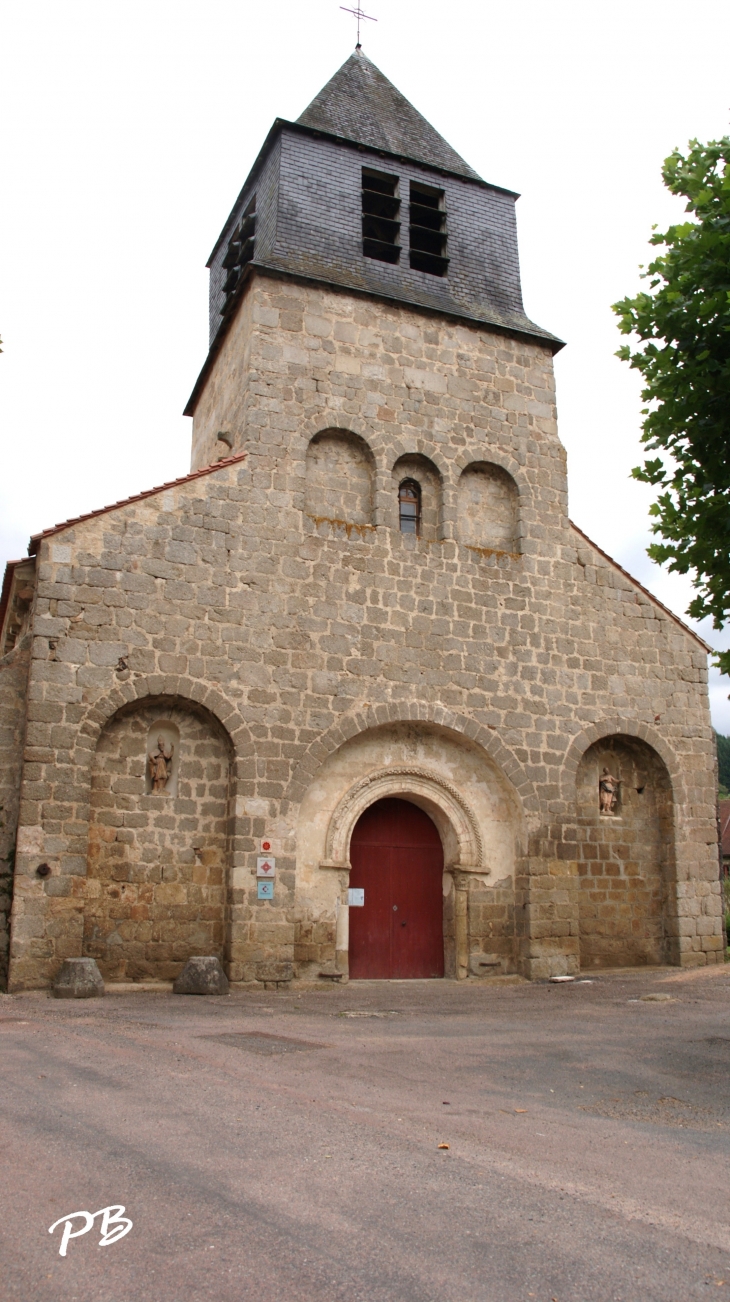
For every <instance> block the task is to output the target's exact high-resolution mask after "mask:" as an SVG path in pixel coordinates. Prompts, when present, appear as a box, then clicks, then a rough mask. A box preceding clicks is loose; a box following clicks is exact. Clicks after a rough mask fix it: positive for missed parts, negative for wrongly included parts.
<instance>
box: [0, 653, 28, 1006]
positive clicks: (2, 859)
mask: <svg viewBox="0 0 730 1302" xmlns="http://www.w3.org/2000/svg"><path fill="white" fill-rule="evenodd" d="M30 646H31V640H30V637H29V636H26V637H24V638H22V639H21V640H20V641H19V642H17V643H16V645H15V647H14V648H13V650H12V651H10V652H8V654H7V655H5V656H2V657H0V990H5V989H6V986H7V977H8V953H9V947H10V907H11V903H12V895H13V875H14V864H15V837H16V832H17V827H18V802H19V797H20V779H21V772H22V764H23V743H24V739H25V711H26V697H27V689H28V669H29V666H30Z"/></svg>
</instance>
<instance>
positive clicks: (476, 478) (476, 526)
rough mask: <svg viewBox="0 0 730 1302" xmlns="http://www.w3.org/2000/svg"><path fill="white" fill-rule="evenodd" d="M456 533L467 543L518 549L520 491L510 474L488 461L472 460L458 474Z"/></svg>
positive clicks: (490, 549) (471, 545) (494, 548)
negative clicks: (459, 474)
mask: <svg viewBox="0 0 730 1302" xmlns="http://www.w3.org/2000/svg"><path fill="white" fill-rule="evenodd" d="M457 536H458V539H459V542H461V543H463V544H464V546H466V547H476V548H480V549H483V550H485V551H504V552H516V551H518V550H519V491H518V488H517V485H516V483H515V481H514V479H513V478H512V476H511V475H510V474H508V472H507V471H506V470H503V469H502V467H501V466H497V465H494V464H493V463H492V462H489V461H473V462H472V463H471V465H468V466H467V467H466V468H465V469H464V470H463V471H462V472H461V476H460V478H459V486H458V501H457Z"/></svg>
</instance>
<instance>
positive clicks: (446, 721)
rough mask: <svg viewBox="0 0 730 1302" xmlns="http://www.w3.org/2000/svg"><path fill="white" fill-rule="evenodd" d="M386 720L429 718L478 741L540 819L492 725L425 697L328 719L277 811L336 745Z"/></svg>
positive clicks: (297, 797) (297, 799) (300, 794)
mask: <svg viewBox="0 0 730 1302" xmlns="http://www.w3.org/2000/svg"><path fill="white" fill-rule="evenodd" d="M389 723H427V724H428V723H430V724H434V725H435V726H436V727H439V728H444V729H446V730H447V731H449V732H452V733H457V734H459V735H461V736H462V737H464V738H466V739H467V740H468V741H471V742H474V743H475V744H476V745H477V746H480V747H481V749H482V750H483V751H484V752H485V753H486V755H487V756H488V757H489V759H490V760H491V761H492V763H493V764H494V765H495V767H496V768H498V769H499V770H500V772H501V773H502V775H503V777H505V778H506V779H507V781H508V782H509V784H510V786H511V787H512V789H513V791H514V794H515V796H516V797H517V802H518V804H519V806H520V807H521V809H522V810H523V812H524V814H525V815H526V816H527V818H528V819H529V821H530V822H531V823H533V824H535V825H537V824H539V822H540V819H541V812H540V802H539V799H538V796H537V792H536V791H535V788H534V786H533V784H532V782H531V780H530V778H529V777H528V776H527V774H526V773H525V770H524V768H523V767H522V765H521V764H520V762H519V760H518V759H516V758H515V756H514V755H513V754H512V751H511V750H509V748H508V747H507V746H505V744H504V742H503V741H502V740H501V739H500V737H499V736H498V734H497V733H496V731H493V730H492V729H491V728H485V727H483V726H482V725H481V724H479V723H476V722H475V721H474V719H468V718H466V717H465V716H464V715H460V714H455V713H454V711H453V710H448V709H446V707H445V706H443V705H439V704H432V703H431V702H428V701H414V702H412V703H410V704H398V703H391V704H389V705H375V706H368V707H366V708H365V709H363V710H362V711H361V712H360V713H359V714H350V715H346V716H345V717H344V718H343V719H341V720H340V721H339V722H338V723H336V724H333V725H332V727H331V728H328V729H327V731H326V732H323V733H322V734H321V736H319V737H317V738H316V739H315V740H314V741H313V742H311V743H310V745H309V746H308V747H307V749H306V751H305V752H304V755H303V756H302V758H301V760H300V761H299V763H298V764H297V766H296V768H295V770H294V772H293V774H292V777H291V780H290V782H289V786H288V787H287V790H286V792H285V794H284V804H283V806H282V811H283V812H284V811H285V809H286V806H287V804H291V805H298V804H300V803H301V801H302V800H303V799H304V796H305V794H306V792H307V790H308V789H309V787H310V785H311V783H312V781H313V780H314V778H315V777H316V774H317V772H318V771H319V769H320V768H321V767H322V765H323V764H324V762H325V760H327V759H329V757H330V755H333V754H334V753H335V751H337V750H339V749H340V746H344V744H345V742H347V741H350V740H351V739H352V738H353V737H357V736H358V734H360V733H364V732H369V731H370V730H371V729H373V728H382V727H384V726H386V725H387V724H389Z"/></svg>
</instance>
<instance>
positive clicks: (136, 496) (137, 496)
mask: <svg viewBox="0 0 730 1302" xmlns="http://www.w3.org/2000/svg"><path fill="white" fill-rule="evenodd" d="M247 456H248V453H247V452H238V453H237V454H236V456H234V457H224V458H223V459H222V460H221V461H214V462H213V464H212V465H210V466H201V468H200V469H199V470H191V472H190V474H189V475H182V476H181V477H180V478H179V479H170V480H169V481H168V482H167V483H166V484H158V485H157V487H156V488H147V489H145V490H144V492H142V493H133V494H132V496H131V497H123V498H122V499H121V500H120V501H119V502H112V503H111V504H110V505H109V506H100V507H99V508H98V509H97V510H96V511H86V512H85V513H84V515H75V516H72V517H71V519H70V520H62V521H61V523H60V524H54V525H53V526H52V527H51V528H50V529H41V531H40V533H34V534H32V535H31V538H30V542H29V543H28V555H29V556H36V555H37V554H38V548H39V546H40V544H41V543H42V542H44V541H45V539H46V538H52V537H53V535H54V534H57V533H63V531H64V529H72V528H73V527H74V525H76V524H84V523H85V522H86V521H87V520H94V519H96V517H97V516H100V515H106V514H107V513H108V512H109V511H118V510H120V509H121V508H122V507H123V506H130V505H131V504H132V502H143V501H144V500H145V498H147V497H154V496H155V495H156V494H157V493H166V492H167V490H168V489H170V488H179V487H180V485H181V484H190V483H192V481H193V480H194V479H202V478H203V476H204V475H211V474H212V473H213V471H214V470H223V469H224V468H225V467H226V466H233V465H235V464H236V462H238V461H245V460H246V457H247ZM11 563H13V564H17V562H11Z"/></svg>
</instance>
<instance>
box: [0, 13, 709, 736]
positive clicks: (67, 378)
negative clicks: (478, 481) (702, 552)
mask: <svg viewBox="0 0 730 1302" xmlns="http://www.w3.org/2000/svg"><path fill="white" fill-rule="evenodd" d="M366 9H367V11H368V12H370V11H371V10H372V12H373V13H374V14H375V16H376V17H377V19H378V21H377V23H372V22H370V23H365V24H364V25H363V38H362V39H363V47H364V49H365V52H366V54H368V56H369V57H370V58H371V59H372V60H373V61H374V62H375V63H376V64H378V66H379V67H380V68H381V69H382V71H383V72H384V73H385V74H386V76H388V77H389V78H390V79H391V81H393V82H394V83H395V85H396V86H398V88H399V89H400V90H401V91H402V92H403V93H404V94H405V95H406V96H407V97H408V98H409V99H410V100H411V101H412V103H413V104H415V106H416V107H417V108H418V109H419V110H420V111H421V112H422V113H423V114H424V115H425V116H426V117H427V118H428V119H429V120H430V121H431V122H432V123H433V125H434V126H435V127H436V128H437V129H438V130H439V131H440V132H441V133H442V135H444V136H445V137H446V139H447V140H448V141H449V142H450V143H451V144H452V145H453V146H454V147H455V148H456V149H457V150H458V151H459V152H460V153H461V154H462V155H463V157H464V158H465V159H466V160H467V161H468V162H469V163H471V164H472V166H473V167H475V168H476V169H477V171H478V172H479V173H480V174H481V175H482V176H483V177H485V179H487V180H489V181H493V182H495V183H497V184H499V185H504V186H507V187H510V188H512V189H515V190H518V191H520V193H521V194H522V196H523V197H522V198H521V200H520V202H519V204H518V209H517V212H518V222H519V235H520V251H521V262H522V281H523V290H524V298H525V306H526V308H527V312H528V314H529V315H530V316H532V318H533V319H534V320H535V321H537V322H539V324H540V325H542V326H545V327H546V328H548V329H549V330H552V331H554V332H555V333H556V334H558V335H560V336H561V337H562V338H563V339H565V340H567V342H568V347H567V348H565V349H564V350H563V352H561V353H560V354H559V355H558V357H557V359H556V369H557V377H558V404H559V419H560V434H561V437H562V440H563V442H564V443H565V445H566V446H567V449H568V457H569V461H568V465H569V474H570V501H571V515H572V517H573V519H574V520H575V522H576V523H577V524H578V525H579V526H580V527H581V528H582V529H584V530H585V532H586V533H588V534H589V535H590V536H591V537H592V538H593V539H594V540H595V541H596V542H597V543H598V544H599V545H600V546H601V547H603V548H604V550H606V551H607V552H609V553H610V554H611V555H612V556H614V557H615V558H616V559H617V560H618V561H619V562H620V563H621V564H622V565H624V566H625V567H626V568H627V569H629V570H630V571H631V572H632V573H633V574H634V575H635V576H636V577H637V578H638V579H640V580H641V582H643V583H644V584H645V585H646V586H647V587H649V588H650V589H651V590H652V591H653V592H654V593H656V595H657V596H658V597H659V598H660V599H661V600H662V601H664V602H665V604H667V605H669V606H670V607H672V609H674V610H675V611H676V612H677V613H678V614H680V615H682V614H683V612H684V610H685V608H686V605H687V602H688V601H689V599H690V597H691V588H690V585H689V582H688V581H686V580H681V579H679V578H678V577H676V576H671V575H668V574H666V573H665V572H663V571H660V570H658V569H657V567H656V566H654V565H652V564H651V563H650V562H649V561H648V560H647V558H646V555H645V553H644V548H645V546H646V543H647V541H648V528H647V525H648V516H647V508H648V505H649V503H650V501H651V491H650V490H649V489H648V488H646V487H645V486H643V485H639V484H637V483H635V482H634V481H632V480H631V479H630V478H629V471H630V469H631V467H632V466H633V465H635V464H636V463H637V461H638V460H639V458H640V452H639V442H638V436H639V420H640V417H639V408H640V402H639V396H638V390H639V385H638V381H637V378H636V377H635V376H634V374H633V373H632V372H630V371H629V368H628V367H627V366H626V365H625V364H623V363H620V362H618V361H617V360H616V358H615V357H614V352H615V350H616V348H617V347H618V346H619V343H620V342H621V340H620V337H619V335H618V332H617V330H616V324H615V318H614V317H613V314H612V313H611V311H610V304H611V303H612V302H614V301H615V300H616V299H618V298H620V297H622V296H623V295H624V294H627V293H634V292H635V291H636V289H637V288H638V287H639V284H640V282H639V273H638V267H639V264H640V263H643V262H645V261H647V260H648V257H649V249H648V244H647V240H648V237H649V234H650V230H651V226H652V224H653V223H655V222H656V223H658V224H659V225H660V226H662V227H663V226H664V225H665V224H667V223H668V222H669V221H670V220H672V219H674V218H676V217H677V216H679V215H680V214H681V211H682V209H681V205H680V204H679V202H678V201H676V200H671V199H670V197H669V196H668V195H667V193H666V191H665V190H664V188H663V186H662V184H661V178H660V167H661V162H662V160H663V158H664V157H665V156H666V155H667V154H668V153H669V152H670V151H671V150H672V149H673V148H674V147H675V146H680V147H684V146H685V145H686V144H687V141H688V140H689V139H690V138H691V137H694V136H696V137H698V138H699V139H701V140H708V139H713V138H717V137H718V136H721V135H723V134H725V133H726V132H727V131H728V102H729V99H730V92H729V89H728V74H727V67H728V64H727V52H728V49H729V48H730V6H729V5H728V4H727V0H694V3H693V4H691V5H688V4H687V3H686V0H683V2H682V3H679V2H678V0H663V3H662V4H661V5H657V4H655V3H651V2H650V0H630V2H629V3H627V2H626V0H612V2H611V3H605V2H604V0H594V3H593V4H591V5H588V4H586V3H585V0H583V3H580V4H578V3H575V2H574V0H551V3H550V4H546V3H545V0H520V3H519V4H515V3H512V4H498V3H494V0H492V3H479V4H477V3H475V2H474V0H452V3H450V4H444V3H443V2H441V3H439V4H436V3H434V2H433V0H420V2H419V3H417V4H416V3H413V2H411V3H406V2H405V0H369V4H368V5H367V6H366ZM354 43H355V36H354V22H353V19H352V18H351V17H350V16H349V15H348V14H346V13H343V12H342V11H341V10H340V8H339V6H338V2H337V0H307V3H306V4H303V3H302V2H301V0H298V2H297V3H295V2H294V0H277V3H275V4H274V3H269V4H260V3H257V4H254V3H252V0H206V3H205V4H203V3H201V2H200V0H175V3H172V0H144V2H142V0H125V2H124V3H123V4H112V3H111V0H63V3H61V2H60V0H26V2H25V3H23V4H17V3H13V4H11V3H9V0H2V2H0V88H1V89H0V114H1V116H0V121H1V122H2V134H1V139H0V176H2V179H3V191H4V195H3V202H2V205H0V285H1V286H2V301H1V305H0V334H2V338H3V347H4V353H3V356H2V357H0V430H1V431H2V461H1V462H0V465H2V468H3V469H2V476H1V479H0V560H3V561H4V560H5V559H8V558H10V557H15V556H21V555H24V554H25V550H26V546H27V541H28V536H29V535H30V534H31V533H32V532H35V531H37V530H39V529H41V528H44V527H46V526H48V525H50V524H53V523H55V522H56V521H58V520H63V519H65V518H67V517H69V516H71V515H75V514H78V513H80V512H82V511H86V510H90V509H93V508H94V507H98V506H102V505H105V504H106V503H108V502H111V501H115V500H117V499H119V498H121V497H125V496H127V495H128V494H131V493H134V492H138V491H140V490H141V489H143V488H147V487H151V486H152V485H155V484H159V483H161V482H163V481H164V480H167V479H172V478H174V477H175V476H177V475H182V474H185V473H186V471H187V470H188V468H189V444H190V421H189V420H187V419H185V418H184V417H183V416H182V415H181V414H180V413H181V412H182V409H183V407H184V405H185V402H186V399H187V397H188V395H189V392H190V390H191V388H192V386H193V382H194V380H195V378H196V376H197V373H198V371H199V369H200V366H201V364H202V362H203V359H204V357H205V354H206V348H207V274H208V273H207V272H206V270H205V262H206V260H207V256H208V253H209V252H210V249H211V248H212V246H213V243H214V241H215V239H216V237H217V235H218V233H219V231H220V228H221V226H222V225H223V222H224V220H225V218H226V216H227V214H228V212H229V210H230V208H231V205H232V203H233V200H234V199H235V197H236V195H237V193H238V191H239V189H240V186H241V184H242V182H243V180H244V178H245V176H246V174H247V172H248V170H249V168H250V166H251V164H252V162H253V160H254V158H255V157H256V154H257V153H258V150H259V148H260V146H261V144H262V142H263V140H264V137H265V135H266V132H267V130H268V128H269V126H270V125H271V123H272V121H273V119H274V118H275V117H277V116H279V117H285V118H296V117H298V115H299V114H300V113H301V112H302V110H303V109H304V108H305V107H306V105H307V104H308V103H309V101H310V100H311V99H312V98H313V97H314V95H315V94H316V93H317V91H319V89H320V88H321V87H322V86H323V85H324V83H325V82H326V81H328V80H329V78H330V77H331V76H332V74H333V73H334V72H335V71H336V69H337V68H338V67H339V66H340V64H341V63H342V62H344V60H345V59H346V58H347V57H348V55H349V54H350V53H351V51H352V49H353V47H354ZM700 632H701V633H702V634H703V636H704V637H705V638H706V639H707V641H709V642H710V643H711V644H713V645H715V646H718V647H719V646H728V645H730V630H728V632H727V633H725V634H718V633H716V632H714V631H713V630H712V629H711V627H708V626H707V624H705V625H704V626H702V627H701V628H700ZM729 688H730V684H728V681H727V680H726V679H722V680H721V679H720V678H719V676H718V675H717V674H716V672H715V673H713V675H712V686H711V694H712V705H713V717H714V720H715V726H716V727H717V728H718V730H719V731H720V732H723V733H726V734H728V733H730V703H728V699H727V694H728V690H729Z"/></svg>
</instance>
